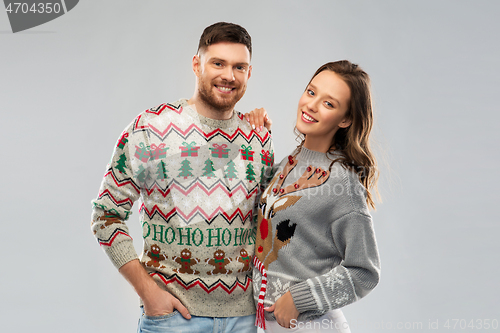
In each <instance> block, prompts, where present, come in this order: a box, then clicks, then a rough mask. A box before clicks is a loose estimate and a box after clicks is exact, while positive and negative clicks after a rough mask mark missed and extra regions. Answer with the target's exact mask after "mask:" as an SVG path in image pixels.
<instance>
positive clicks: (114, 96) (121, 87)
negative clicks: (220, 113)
mask: <svg viewBox="0 0 500 333" xmlns="http://www.w3.org/2000/svg"><path fill="white" fill-rule="evenodd" d="M499 9H500V3H499V2H497V1H456V0H455V1H422V0H418V1H318V0H316V1H268V2H267V3H266V2H264V1H226V2H220V1H182V2H181V1H176V2H173V1H164V0H163V1H159V0H158V1H152V0H147V1H144V0H141V1H139V0H133V1H132V0H121V1H117V0H115V1H97V0H86V1H81V2H80V3H79V4H78V5H77V6H76V7H75V8H74V9H73V10H72V11H71V12H69V13H68V14H66V15H64V16H62V17H60V18H58V19H56V20H54V21H51V22H49V23H47V24H44V25H42V26H39V27H36V28H34V29H31V30H28V31H26V32H21V33H17V34H12V32H11V31H10V26H9V23H8V20H7V14H6V13H5V12H3V10H2V12H1V13H0V110H1V111H0V112H1V115H2V121H1V131H0V133H1V134H0V135H1V142H2V147H3V148H2V158H1V162H0V165H1V175H2V191H1V192H0V195H1V200H0V205H1V209H2V228H1V232H0V250H1V253H2V264H1V268H0V269H1V274H0V279H1V283H0V300H1V302H0V319H1V320H0V322H1V326H2V329H1V331H2V332H32V331H36V332H135V330H136V323H137V318H138V300H137V297H136V295H135V293H134V291H133V290H132V288H131V287H130V286H129V285H128V284H127V282H126V281H125V280H123V279H122V278H121V276H120V275H119V273H118V272H117V271H116V270H115V268H114V267H113V266H112V265H111V263H110V262H109V260H108V259H107V257H106V256H105V255H104V253H103V251H102V250H101V249H100V248H99V246H98V244H97V243H96V241H95V240H94V238H93V236H92V234H91V232H90V211H91V205H90V200H91V199H92V198H94V197H95V196H96V195H97V190H98V187H99V184H100V181H101V179H102V176H103V173H104V171H105V166H106V163H107V162H108V160H109V157H110V156H111V152H112V149H113V146H114V144H115V143H116V140H117V138H118V136H119V135H120V133H121V131H122V130H123V128H124V127H125V126H126V125H127V124H128V123H129V122H130V121H131V120H132V119H133V118H134V117H135V116H136V115H137V114H138V113H140V112H141V111H143V110H145V109H147V108H149V107H153V106H156V105H158V104H160V103H163V102H171V101H174V100H176V99H178V98H179V97H190V96H191V95H192V93H193V89H194V74H193V73H192V71H191V57H192V56H193V54H194V52H195V51H196V46H197V42H198V39H199V36H200V34H201V32H202V30H203V29H204V28H205V27H206V26H208V25H210V24H212V23H214V22H216V21H221V20H225V21H232V22H236V23H239V24H241V25H243V26H244V27H246V28H247V29H248V31H249V32H250V34H251V35H252V38H253V42H254V50H255V51H254V57H253V67H254V71H253V76H252V78H251V79H250V81H249V88H248V90H247V94H246V95H245V97H244V98H243V100H242V101H241V102H240V103H239V104H238V107H237V109H238V110H240V111H249V110H251V109H252V108H255V107H266V108H267V109H268V110H269V113H270V114H271V116H272V118H273V119H274V121H275V126H274V138H275V149H276V157H277V160H280V159H281V158H283V157H284V156H286V154H287V153H289V152H290V151H291V150H292V149H293V147H294V146H295V141H294V138H295V136H294V134H293V131H292V128H293V125H294V122H295V112H296V107H297V102H298V99H299V97H300V94H301V93H302V91H303V89H304V88H305V85H306V84H307V82H308V80H309V78H310V76H311V75H312V74H313V72H314V71H315V70H316V68H317V67H319V66H320V65H321V64H323V63H325V62H327V61H332V60H338V59H350V60H352V61H354V62H357V63H359V64H360V65H361V66H362V67H363V68H364V69H366V71H367V72H368V73H370V75H371V77H372V81H373V94H374V103H375V108H376V124H375V129H374V132H373V139H374V141H375V144H376V153H377V156H378V158H379V161H380V164H381V174H382V176H381V179H380V191H381V194H382V196H383V200H384V202H383V203H382V204H380V205H379V206H378V210H377V211H376V212H374V214H373V215H374V220H375V226H376V232H377V238H378V242H379V248H380V253H381V258H382V280H381V283H380V285H379V286H378V287H377V288H376V289H375V290H374V291H373V292H372V293H371V294H370V295H368V296H367V297H366V298H365V299H362V300H361V301H359V302H356V303H354V304H352V305H349V306H348V307H346V308H345V309H344V313H345V315H346V317H347V319H348V320H349V322H350V323H351V325H352V331H353V333H354V332H360V333H361V332H385V331H388V330H391V331H421V332H424V331H425V332H437V331H439V332H450V331H454V332H455V331H456V332H459V331H472V329H471V328H465V329H460V324H462V327H464V323H465V321H466V323H467V325H468V324H470V321H471V320H474V322H473V324H474V325H476V328H477V327H478V325H479V324H480V323H481V320H485V319H490V320H492V319H496V320H500V311H499V305H498V304H499V303H498V299H499V296H500V292H499V291H500V288H499V287H498V282H497V281H498V274H499V273H500V270H499V262H500V260H499V259H500V258H499V257H500V255H499V252H500V251H499V250H500V247H499V245H498V240H497V239H498V236H499V232H500V227H499V225H498V213H497V212H496V204H497V203H496V200H497V199H498V198H499V195H498V192H497V189H498V187H499V185H500V184H499V183H500V182H499V176H498V163H499V162H500V158H499V151H498V143H497V142H498V140H499V139H500V135H499V134H498V131H499V129H500V128H499V121H500V116H499V112H498V109H499V108H498V101H497V99H498V95H499V92H500V89H499V88H500V78H499V69H500V62H499V59H500V46H499V43H498V38H499V37H498V36H499V34H500V23H499V21H498V13H499ZM136 207H137V205H136ZM134 212H135V213H134V215H133V216H132V218H131V221H130V223H129V224H130V225H131V226H132V235H133V236H134V237H135V242H136V243H135V245H136V247H137V248H140V247H141V241H142V240H141V235H140V228H139V226H138V214H137V208H134ZM448 319H449V320H453V319H458V320H462V322H458V324H457V322H453V321H450V322H449V324H450V325H451V327H450V328H446V327H445V324H446V320H448ZM419 323H420V324H421V325H422V326H419ZM429 323H432V325H431V327H430V328H429ZM482 323H483V326H484V325H485V322H484V321H483V322H482ZM454 324H457V325H456V327H455V329H453V325H454ZM398 327H399V329H398ZM434 328H436V329H434ZM483 330H485V329H484V328H483ZM483 330H477V329H476V331H483ZM489 331H492V330H491V329H490V330H489Z"/></svg>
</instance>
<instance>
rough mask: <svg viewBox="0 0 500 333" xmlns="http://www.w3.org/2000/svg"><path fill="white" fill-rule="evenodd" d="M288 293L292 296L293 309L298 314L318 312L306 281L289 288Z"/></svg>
mask: <svg viewBox="0 0 500 333" xmlns="http://www.w3.org/2000/svg"><path fill="white" fill-rule="evenodd" d="M290 293H291V294H292V298H293V302H294V303H295V307H296V308H297V311H299V312H300V313H303V312H306V311H315V310H318V305H317V304H316V302H315V301H314V298H313V296H312V293H311V288H310V287H309V285H308V284H307V281H304V282H301V283H298V284H296V285H293V286H292V287H290Z"/></svg>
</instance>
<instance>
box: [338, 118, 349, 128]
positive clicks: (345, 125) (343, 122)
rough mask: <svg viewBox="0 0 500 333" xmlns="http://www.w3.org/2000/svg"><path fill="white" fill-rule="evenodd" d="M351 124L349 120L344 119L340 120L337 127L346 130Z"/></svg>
mask: <svg viewBox="0 0 500 333" xmlns="http://www.w3.org/2000/svg"><path fill="white" fill-rule="evenodd" d="M351 124H352V120H351V119H350V118H344V120H342V122H341V123H340V124H339V127H340V128H347V127H349V126H351Z"/></svg>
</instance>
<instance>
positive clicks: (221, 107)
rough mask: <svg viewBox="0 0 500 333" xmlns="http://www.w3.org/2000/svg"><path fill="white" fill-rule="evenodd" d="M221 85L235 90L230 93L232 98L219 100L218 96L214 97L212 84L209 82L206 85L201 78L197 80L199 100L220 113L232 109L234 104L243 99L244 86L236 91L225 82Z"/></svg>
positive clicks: (236, 88)
mask: <svg viewBox="0 0 500 333" xmlns="http://www.w3.org/2000/svg"><path fill="white" fill-rule="evenodd" d="M221 85H225V86H230V87H233V88H235V89H234V90H233V92H232V97H228V98H220V97H219V96H215V94H214V91H213V88H214V87H213V84H212V83H211V82H210V83H208V84H206V83H204V82H203V81H202V79H201V78H199V79H198V93H199V95H200V98H201V100H202V101H203V102H204V103H205V104H207V105H208V106H210V107H212V108H213V109H215V110H217V111H221V112H225V111H229V110H232V109H234V106H235V105H236V103H237V102H238V101H239V100H240V99H241V97H243V95H244V94H245V90H246V86H244V87H242V88H241V89H240V90H238V87H234V86H233V85H232V84H229V83H227V82H222V83H221Z"/></svg>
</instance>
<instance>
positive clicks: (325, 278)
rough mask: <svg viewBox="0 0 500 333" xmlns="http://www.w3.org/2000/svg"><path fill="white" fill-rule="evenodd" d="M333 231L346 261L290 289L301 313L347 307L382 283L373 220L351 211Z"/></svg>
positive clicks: (334, 226)
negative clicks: (380, 281) (379, 282)
mask: <svg viewBox="0 0 500 333" xmlns="http://www.w3.org/2000/svg"><path fill="white" fill-rule="evenodd" d="M331 230H332V237H333V241H334V243H335V246H336V247H337V249H338V251H339V253H340V254H341V256H342V261H341V262H340V264H339V265H338V266H336V267H334V268H333V269H332V270H331V271H329V272H328V273H326V274H323V275H320V276H316V277H313V278H309V279H307V280H305V281H303V282H300V283H298V284H296V285H294V286H292V287H291V288H290V292H291V294H292V297H293V300H294V303H295V306H296V308H297V310H298V311H299V312H300V313H301V314H302V313H305V312H311V313H314V314H315V315H318V314H323V313H325V312H327V311H330V310H333V309H337V308H341V307H344V306H346V305H348V304H350V303H353V302H354V301H356V300H358V299H360V298H362V297H364V296H365V295H367V294H368V293H369V292H370V291H371V290H372V289H373V288H375V286H376V285H377V284H378V281H379V277H380V260H379V255H378V249H377V244H376V240H375V233H374V230H373V224H372V219H371V217H370V216H367V215H365V214H362V213H359V212H351V213H348V214H346V215H344V216H342V217H340V218H339V219H337V220H336V221H335V222H334V223H333V224H332V227H331Z"/></svg>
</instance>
